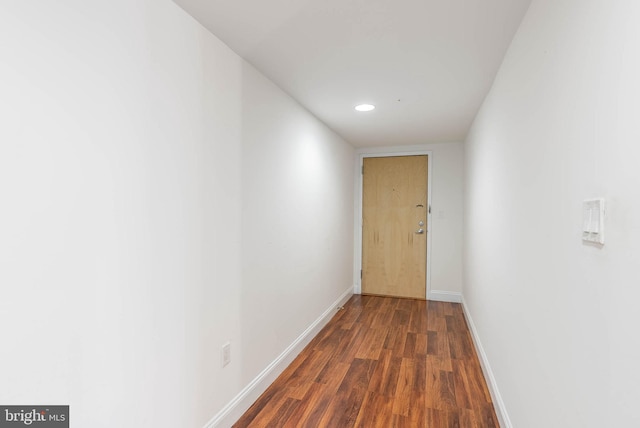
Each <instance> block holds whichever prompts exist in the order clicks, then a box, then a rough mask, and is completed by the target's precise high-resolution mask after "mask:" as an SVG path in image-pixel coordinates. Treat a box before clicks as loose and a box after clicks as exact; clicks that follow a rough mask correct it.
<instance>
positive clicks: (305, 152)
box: [242, 65, 354, 382]
mask: <svg viewBox="0 0 640 428" xmlns="http://www.w3.org/2000/svg"><path fill="white" fill-rule="evenodd" d="M243 71H244V72H243V77H244V78H243V89H244V92H243V119H244V125H243V127H242V130H243V136H242V139H243V168H242V180H243V189H244V193H243V204H242V206H243V212H242V215H243V217H242V218H243V231H242V232H243V233H242V236H243V248H244V251H243V264H242V270H243V278H244V281H243V290H242V331H243V337H242V346H243V353H244V357H243V373H242V379H243V381H244V382H248V381H249V380H251V379H253V378H254V377H255V376H256V375H257V374H258V373H259V372H260V371H261V370H262V369H264V367H265V366H266V365H267V364H268V363H269V362H271V361H273V360H274V358H276V357H277V356H278V355H279V354H280V353H281V352H282V351H283V350H284V349H285V348H286V347H287V346H288V345H289V344H291V343H292V342H293V341H294V340H295V339H296V338H297V337H298V336H300V334H301V333H302V332H303V331H304V330H305V328H306V327H308V326H309V325H310V324H311V323H312V322H314V321H315V320H316V319H317V318H318V316H319V315H320V314H321V313H322V312H323V311H324V310H326V309H327V307H328V306H329V305H330V304H331V303H332V302H334V301H335V300H336V299H337V298H338V296H340V295H342V294H343V293H345V292H346V291H349V292H352V291H353V282H352V276H353V270H352V269H353V250H352V249H353V239H352V237H353V198H354V195H353V186H352V185H351V183H352V180H353V168H352V166H353V159H354V149H353V147H351V146H349V145H347V144H345V143H344V141H343V140H342V139H340V138H339V137H338V136H337V135H336V134H334V133H333V132H332V131H330V130H329V129H328V128H327V127H326V126H324V125H323V124H321V123H320V122H319V121H318V120H317V119H315V118H314V117H313V116H311V115H310V114H309V113H308V112H307V111H306V110H303V109H302V108H300V106H299V105H298V104H297V103H295V102H294V101H293V100H292V99H291V98H288V97H285V96H282V92H281V91H280V90H279V89H278V88H277V87H276V86H275V85H274V84H272V83H271V82H269V81H268V80H267V79H266V78H264V77H262V76H261V75H260V74H259V73H258V72H257V71H255V69H253V68H252V67H251V66H248V65H246V66H245V67H243ZM347 183H348V184H347Z"/></svg>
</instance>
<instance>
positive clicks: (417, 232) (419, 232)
mask: <svg viewBox="0 0 640 428" xmlns="http://www.w3.org/2000/svg"><path fill="white" fill-rule="evenodd" d="M423 233H424V229H422V228H420V229H418V230H416V235H421V234H423Z"/></svg>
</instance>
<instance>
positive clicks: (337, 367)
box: [234, 295, 498, 428]
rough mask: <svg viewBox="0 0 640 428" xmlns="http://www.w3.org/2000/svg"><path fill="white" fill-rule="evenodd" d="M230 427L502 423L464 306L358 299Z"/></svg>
mask: <svg viewBox="0 0 640 428" xmlns="http://www.w3.org/2000/svg"><path fill="white" fill-rule="evenodd" d="M234 427H238V428H244V427H274V428H275V427H277V428H279V427H286V428H289V427H314V428H315V427H344V428H346V427H365V428H372V427H384V428H391V427H393V428H396V427H410V428H419V427H429V428H440V427H443V428H445V427H446V428H449V427H451V428H453V427H460V428H466V427H470V428H492V427H498V422H497V418H496V414H495V412H494V409H493V404H492V402H491V396H490V395H489V391H488V389H487V385H486V382H485V379H484V376H483V374H482V370H481V368H480V363H479V361H478V357H477V355H476V353H475V349H474V347H473V343H472V341H471V336H470V333H469V329H468V328H467V324H466V321H465V319H464V315H463V312H462V307H461V305H459V304H455V303H442V302H426V301H419V300H409V299H395V298H388V297H374V296H359V295H354V296H353V297H352V298H351V299H350V300H349V302H347V304H346V305H345V307H344V310H341V311H339V312H338V313H337V314H336V316H335V317H334V318H333V319H332V320H331V321H330V322H329V324H327V325H326V326H325V328H324V329H323V330H322V331H321V332H320V333H319V334H318V335H317V336H316V337H315V338H314V339H313V340H312V341H311V343H310V344H309V345H308V346H307V347H306V348H305V349H304V350H303V351H302V352H301V353H300V355H299V356H298V357H297V358H296V359H295V360H294V361H293V363H292V364H291V365H290V366H289V367H288V368H287V369H285V371H284V372H283V373H282V374H281V375H280V376H279V377H278V379H276V381H275V382H274V383H273V384H272V385H271V386H270V387H269V388H268V389H267V390H266V391H265V392H264V394H263V395H262V396H261V397H260V398H259V399H258V400H257V401H256V402H255V403H254V405H253V406H252V407H251V408H249V410H247V412H246V413H245V414H244V415H243V416H242V417H241V418H240V419H239V420H238V422H236V424H235V425H234Z"/></svg>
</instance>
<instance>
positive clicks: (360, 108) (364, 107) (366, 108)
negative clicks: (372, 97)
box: [356, 104, 376, 111]
mask: <svg viewBox="0 0 640 428" xmlns="http://www.w3.org/2000/svg"><path fill="white" fill-rule="evenodd" d="M374 108H376V106H374V105H372V104H360V105H358V106H356V110H358V111H371V110H373V109H374Z"/></svg>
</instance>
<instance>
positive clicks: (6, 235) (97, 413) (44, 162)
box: [0, 0, 353, 427]
mask: <svg viewBox="0 0 640 428" xmlns="http://www.w3.org/2000/svg"><path fill="white" fill-rule="evenodd" d="M0 40H2V41H3V42H2V44H0V55H1V56H2V58H3V60H2V61H1V62H0V82H1V83H0V93H1V94H2V95H1V97H0V117H2V121H3V124H2V126H1V127H0V198H1V199H0V204H1V209H0V292H1V300H0V337H2V343H3V346H2V353H1V354H0V385H2V387H1V388H0V403H3V404H25V403H33V404H44V403H48V404H52V403H58V404H70V405H71V420H72V424H73V426H91V427H112V426H120V427H151V426H153V427H177V426H180V427H201V426H203V425H204V424H205V423H206V422H207V421H208V420H209V419H210V418H211V417H212V416H213V415H214V414H216V413H217V412H218V411H220V410H221V409H222V408H223V407H224V406H225V405H226V404H227V403H228V402H229V401H230V400H231V399H232V398H233V397H234V396H235V395H236V394H238V393H239V392H240V391H241V390H242V389H243V388H245V387H246V386H247V383H248V380H249V379H250V378H251V376H253V374H254V373H255V372H256V371H258V370H260V369H261V368H263V366H265V364H266V363H267V361H268V358H263V357H261V356H259V355H255V352H256V351H255V349H253V348H249V349H247V350H244V349H243V346H236V345H239V344H242V343H243V336H244V335H245V333H246V332H247V328H249V327H250V326H251V325H252V323H251V322H249V321H250V320H251V318H250V317H251V316H252V315H246V314H247V312H248V311H249V309H250V308H249V307H248V306H247V302H248V301H250V300H252V299H258V298H259V294H255V293H257V292H255V291H254V290H252V289H251V287H249V288H247V289H244V290H243V284H245V283H246V279H245V277H246V275H245V277H243V272H242V268H243V262H242V260H243V251H246V248H245V249H244V250H243V247H242V236H243V220H242V219H243V207H245V210H246V207H247V199H245V200H244V202H243V189H244V187H243V186H248V187H247V188H250V186H252V183H251V180H254V179H255V180H258V177H252V176H250V175H247V174H246V173H245V172H243V171H244V169H243V168H245V167H244V166H243V165H246V164H247V162H249V161H250V159H251V155H250V153H253V152H252V150H253V147H255V146H256V145H257V144H258V143H257V142H256V141H255V140H253V139H252V138H251V137H247V133H246V131H247V130H250V129H252V128H253V126H254V124H255V125H259V123H258V122H255V121H256V120H258V118H257V117H256V116H255V114H253V113H251V112H249V111H248V110H247V109H246V105H245V103H246V102H247V100H249V99H251V98H252V97H253V96H252V94H258V98H259V99H260V102H262V103H264V105H268V106H274V107H273V108H274V114H276V115H278V117H279V120H281V121H282V122H283V123H288V127H289V128H291V129H294V128H296V127H298V126H306V127H307V128H306V129H307V130H308V132H309V133H310V135H311V138H316V139H317V142H316V146H317V147H320V149H319V150H321V152H320V155H319V156H320V158H321V159H320V161H319V162H316V160H313V157H310V158H309V162H312V161H313V165H316V166H317V168H318V169H317V170H305V171H307V174H306V176H305V177H306V178H305V179H308V180H314V179H317V180H323V179H324V178H327V177H328V176H329V175H330V173H331V172H332V171H333V169H331V168H332V167H330V165H329V163H328V159H329V158H331V157H334V156H335V157H336V159H337V163H338V164H342V163H348V164H349V166H350V165H351V162H352V160H353V151H352V149H351V148H350V146H348V145H347V144H346V143H344V142H343V141H341V140H340V139H339V138H337V137H335V136H333V135H331V136H329V134H330V133H328V131H327V130H326V129H324V128H322V127H321V126H320V125H318V124H317V121H316V122H314V121H315V119H313V118H312V117H311V115H309V114H308V113H306V112H305V111H304V110H303V109H302V108H300V107H299V106H297V105H289V106H287V107H286V108H283V107H282V105H281V103H282V100H283V99H286V100H289V98H288V97H287V96H286V95H284V94H283V93H282V92H281V91H279V90H277V88H274V87H272V86H270V84H269V83H268V82H266V81H264V79H263V78H261V76H259V75H247V72H246V69H247V65H246V64H245V63H244V61H243V60H242V59H241V58H239V57H238V56H237V55H236V54H234V53H233V52H232V51H230V50H229V49H228V48H227V47H226V46H224V45H223V44H222V43H221V42H220V41H219V40H218V39H216V38H215V37H214V36H212V35H211V34H210V33H208V32H206V31H205V30H204V29H202V28H201V26H200V25H199V24H197V23H196V22H195V21H194V20H193V19H192V18H191V17H189V16H188V15H187V14H186V13H184V12H183V11H182V10H180V9H179V8H178V7H177V6H176V5H175V4H173V3H172V2H170V1H151V0H135V1H131V0H127V1H124V0H114V1H111V2H82V1H78V0H61V1H57V2H55V3H51V2H46V1H31V2H22V1H6V2H2V5H1V6H0ZM265 88H266V89H265ZM264 91H266V92H264ZM263 92H264V93H263ZM253 98H255V97H253ZM287 102H288V103H290V104H294V103H292V102H291V101H287ZM309 124H311V125H309ZM262 129H263V131H264V132H265V133H266V135H267V136H268V138H266V139H264V140H263V141H264V142H265V144H271V143H272V142H273V141H274V140H275V139H282V140H287V139H288V140H287V141H289V142H288V143H287V144H289V146H290V147H292V146H293V143H292V142H291V141H295V136H294V135H292V134H286V133H284V134H282V133H280V134H278V131H277V130H275V129H273V128H271V127H269V126H266V127H264V126H263V127H262ZM327 140H331V141H330V143H331V145H332V146H331V147H333V148H332V149H327V150H326V151H322V150H324V149H321V147H322V142H323V141H327ZM243 147H244V148H243ZM247 147H248V148H249V150H251V151H249V150H246V148H247ZM293 158H294V157H293V156H291V157H289V159H290V160H291V159H293ZM298 160H299V159H298ZM274 165H278V161H277V159H275V158H272V159H265V168H267V169H269V168H271V169H274V168H275V166H274ZM299 167H300V168H304V165H301V166H299ZM327 168H329V170H327ZM313 171H315V175H314V172H313ZM342 179H343V177H342V175H340V174H337V175H335V180H334V181H331V182H328V183H326V185H325V184H323V183H324V181H319V182H318V183H314V186H315V187H314V186H312V187H313V188H314V189H315V191H316V192H326V193H327V194H332V195H336V196H335V197H333V198H332V197H328V198H323V199H322V201H323V202H324V203H325V204H327V205H328V210H329V212H330V213H331V216H329V218H316V219H315V221H316V222H320V223H322V225H321V230H322V231H323V233H325V234H326V235H324V237H323V239H325V240H327V241H328V242H331V243H335V245H337V246H339V245H341V240H340V239H339V238H337V235H333V234H332V233H334V232H332V227H331V225H332V224H331V222H332V221H334V220H335V218H336V217H337V216H339V215H340V214H342V213H344V214H345V216H346V218H347V219H348V220H349V221H351V220H350V219H352V218H353V208H352V205H349V204H347V205H346V206H344V207H343V206H342V205H341V203H340V202H339V201H341V200H342V199H348V198H349V197H351V200H352V181H351V180H352V175H351V173H349V176H348V179H347V180H345V182H344V183H342V182H341V180H342ZM276 184H277V183H276ZM276 187H277V186H275V187H274V186H266V187H264V189H263V191H264V193H263V195H262V197H263V198H265V199H266V200H274V199H275V198H277V196H278V189H277V188H276ZM350 195H351V196H350ZM285 202H286V204H285V205H284V207H285V209H286V208H287V207H289V208H291V207H290V206H289V205H288V204H291V203H292V200H291V199H288V200H286V201H285ZM314 206H315V205H314V202H313V200H312V199H309V200H301V201H300V206H299V209H302V210H303V212H306V211H305V210H309V209H312V208H313V207H314ZM292 221H293V222H294V224H293V226H294V229H293V230H298V229H300V228H301V224H302V222H303V221H304V222H305V225H306V224H307V223H306V221H307V219H302V218H300V217H296V216H292ZM268 227H269V226H267V228H266V229H265V230H268ZM349 228H350V225H349V222H347V223H341V225H340V227H339V228H337V229H338V230H336V232H335V233H336V234H337V233H338V232H340V233H342V232H343V229H347V231H348V235H349V236H351V233H352V232H351V229H349ZM289 238H290V237H288V236H283V235H276V236H274V237H273V239H274V240H275V244H276V245H279V246H284V245H291V243H292V242H294V241H291V240H289ZM345 250H346V251H341V250H338V251H335V252H334V253H333V254H332V255H327V254H326V250H325V255H324V258H323V259H322V263H321V264H320V265H319V267H318V271H317V272H314V276H313V280H312V281H310V282H309V283H304V284H299V288H301V289H302V290H298V291H297V293H298V294H296V297H298V298H299V303H300V305H301V307H305V305H306V304H308V303H309V302H313V304H312V305H311V306H309V307H308V310H307V312H305V311H302V310H298V311H294V312H292V313H291V314H290V316H289V317H288V318H287V319H286V323H287V325H297V326H299V327H298V330H300V329H302V330H304V328H305V327H306V326H307V324H308V323H309V320H310V319H311V320H313V319H315V318H317V317H318V316H319V315H320V314H321V313H322V310H324V309H326V306H327V305H329V304H330V303H331V302H333V301H334V300H335V299H336V298H338V297H339V296H340V292H339V291H338V290H339V289H342V288H344V287H346V286H348V285H350V282H351V271H350V270H349V271H348V272H346V275H345V273H343V271H342V270H338V273H335V272H334V271H331V270H330V267H331V266H333V264H334V263H333V262H335V263H336V264H337V265H341V264H342V263H347V264H348V265H349V266H350V264H351V259H348V260H347V261H346V262H345V261H343V260H341V256H342V254H343V253H344V254H347V257H349V254H350V252H351V247H350V246H348V247H347V248H346V249H345ZM305 256H309V254H308V253H305ZM314 262H315V260H314V259H312V258H305V259H304V260H302V265H301V268H302V270H303V271H306V270H309V269H311V268H312V267H313V266H317V265H316V264H315V263H314ZM290 263H291V259H288V258H287V257H282V258H278V259H274V260H273V265H271V269H273V271H274V272H281V273H283V272H286V269H287V268H288V266H290ZM280 279H281V277H280V276H278V275H277V274H273V275H272V276H271V277H270V278H269V281H266V282H265V283H264V286H265V287H269V286H270V285H272V284H274V283H276V282H278V281H279V280H280ZM340 282H344V283H345V284H346V285H345V284H340V286H338V285H331V286H328V287H327V286H326V284H327V283H335V284H337V283H340ZM290 287H291V286H289V285H287V287H284V288H283V289H282V290H281V292H282V293H283V294H285V295H286V294H287V293H288V292H290V291H291V290H292V288H290ZM324 287H327V288H324ZM323 305H324V306H325V307H324V308H323ZM247 317H249V321H248V319H247ZM260 321H261V323H262V324H263V325H264V327H263V328H265V329H268V330H271V331H273V332H275V333H274V334H276V335H280V334H281V335H282V338H281V340H280V341H278V342H277V344H276V345H274V349H273V350H270V355H273V354H277V353H278V350H279V349H280V350H284V348H285V347H286V346H285V345H286V343H287V341H288V340H291V337H292V336H295V334H296V332H293V331H291V330H292V329H291V328H290V327H289V328H287V329H286V330H285V331H284V332H282V333H280V332H281V330H280V328H281V326H282V324H283V319H282V317H280V316H277V317H276V316H272V315H271V314H270V313H269V312H268V311H265V313H264V314H262V316H261V318H260ZM254 324H255V323H254ZM227 340H229V341H231V342H232V346H234V347H233V349H232V359H233V360H232V363H231V364H230V365H228V366H227V367H226V368H224V369H222V367H221V364H220V346H221V345H222V343H224V342H225V341H227ZM250 353H254V354H250Z"/></svg>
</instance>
